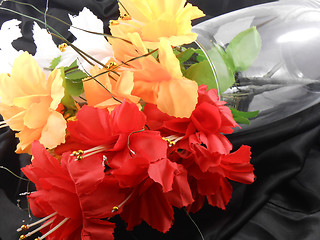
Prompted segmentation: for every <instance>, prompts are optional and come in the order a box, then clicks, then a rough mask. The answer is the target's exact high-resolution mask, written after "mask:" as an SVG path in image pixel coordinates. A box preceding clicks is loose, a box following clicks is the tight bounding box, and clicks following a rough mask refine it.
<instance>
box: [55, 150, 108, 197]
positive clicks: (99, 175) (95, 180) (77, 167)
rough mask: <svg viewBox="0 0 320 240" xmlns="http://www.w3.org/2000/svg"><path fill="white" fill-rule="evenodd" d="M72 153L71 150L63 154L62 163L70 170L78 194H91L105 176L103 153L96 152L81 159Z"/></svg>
mask: <svg viewBox="0 0 320 240" xmlns="http://www.w3.org/2000/svg"><path fill="white" fill-rule="evenodd" d="M70 155H71V152H67V153H65V154H63V155H62V158H61V165H62V167H64V168H65V169H66V170H67V171H69V175H70V177H71V179H72V181H73V183H74V185H75V188H76V189H77V194H78V195H82V194H89V193H90V192H92V191H94V190H95V189H96V187H97V186H98V185H99V184H100V183H101V181H102V180H103V178H104V176H105V173H104V166H103V155H102V154H95V155H92V156H89V157H84V158H83V159H81V160H79V161H75V157H73V156H70Z"/></svg>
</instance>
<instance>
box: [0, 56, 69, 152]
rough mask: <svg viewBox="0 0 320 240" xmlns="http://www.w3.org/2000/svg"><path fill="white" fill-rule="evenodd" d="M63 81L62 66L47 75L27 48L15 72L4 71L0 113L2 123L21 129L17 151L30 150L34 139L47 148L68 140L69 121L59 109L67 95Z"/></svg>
mask: <svg viewBox="0 0 320 240" xmlns="http://www.w3.org/2000/svg"><path fill="white" fill-rule="evenodd" d="M62 82H63V79H62V78H61V73H60V70H54V71H53V72H51V73H50V75H49V77H48V79H46V75H45V74H44V73H43V71H42V70H41V69H40V67H39V65H38V64H37V62H36V61H35V60H34V59H33V57H32V56H31V55H30V54H29V53H27V52H25V53H23V54H21V55H20V56H19V57H18V58H16V60H15V61H14V63H13V67H12V71H11V76H9V75H8V74H0V98H1V102H0V113H1V115H2V116H3V118H4V119H5V121H3V122H2V123H1V126H2V127H5V126H10V128H11V129H13V130H15V131H18V133H17V134H16V136H17V137H18V138H19V140H20V143H19V144H18V146H17V150H16V152H17V153H23V152H25V153H30V148H31V144H32V142H33V141H34V140H39V141H40V142H41V143H42V144H43V145H44V146H45V147H47V148H54V147H56V146H57V145H58V144H60V143H63V142H64V141H65V129H66V121H65V120H64V118H63V116H62V114H60V113H59V112H57V111H56V109H57V107H58V105H59V103H60V101H61V99H62V97H63V96H64V88H63V87H62Z"/></svg>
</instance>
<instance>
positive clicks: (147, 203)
mask: <svg viewBox="0 0 320 240" xmlns="http://www.w3.org/2000/svg"><path fill="white" fill-rule="evenodd" d="M137 192H139V189H137ZM121 217H122V218H123V219H124V220H125V221H126V222H127V223H128V230H132V229H133V227H134V226H136V225H139V224H140V223H141V222H142V221H146V222H147V223H148V224H149V225H150V226H151V227H153V228H155V229H157V230H158V231H160V232H163V233H165V232H167V231H168V230H169V229H170V227H171V225H172V223H173V219H174V217H173V209H172V206H171V205H170V203H169V202H168V200H167V199H166V197H165V196H164V195H163V193H162V189H161V186H160V185H159V184H158V183H153V184H152V185H151V186H150V187H149V188H148V189H147V190H146V191H145V192H143V193H142V194H141V195H133V196H132V201H130V202H128V203H127V204H126V205H125V206H124V208H123V212H122V213H121Z"/></svg>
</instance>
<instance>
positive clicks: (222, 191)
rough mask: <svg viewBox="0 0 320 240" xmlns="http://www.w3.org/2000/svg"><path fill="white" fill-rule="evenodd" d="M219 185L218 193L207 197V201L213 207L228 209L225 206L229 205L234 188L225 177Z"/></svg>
mask: <svg viewBox="0 0 320 240" xmlns="http://www.w3.org/2000/svg"><path fill="white" fill-rule="evenodd" d="M219 185H220V187H219V188H218V191H217V192H216V193H215V194H214V195H210V196H208V195H207V199H208V202H209V204H211V205H212V206H217V207H219V208H221V209H226V207H225V206H226V205H227V204H228V202H229V200H230V198H231V195H232V186H231V184H230V183H229V182H228V180H227V179H225V178H223V177H222V178H220V181H219Z"/></svg>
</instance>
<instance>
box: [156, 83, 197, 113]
mask: <svg viewBox="0 0 320 240" xmlns="http://www.w3.org/2000/svg"><path fill="white" fill-rule="evenodd" d="M197 100H198V84H197V83H196V82H194V81H191V80H189V79H186V78H182V79H175V80H172V81H170V82H161V83H160V84H159V92H158V100H157V106H158V108H159V110H160V111H162V112H164V113H167V114H169V115H171V116H175V117H190V115H191V113H192V111H193V110H194V109H195V107H196V104H197Z"/></svg>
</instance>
